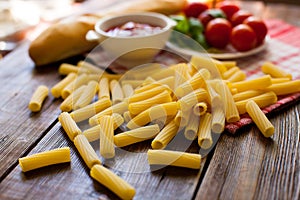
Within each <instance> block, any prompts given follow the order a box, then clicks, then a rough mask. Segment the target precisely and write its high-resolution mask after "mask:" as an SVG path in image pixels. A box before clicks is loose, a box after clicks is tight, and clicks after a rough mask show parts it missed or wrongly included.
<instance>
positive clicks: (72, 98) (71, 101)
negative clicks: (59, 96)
mask: <svg viewBox="0 0 300 200" xmlns="http://www.w3.org/2000/svg"><path fill="white" fill-rule="evenodd" d="M85 88H86V85H83V86H81V87H79V88H78V89H76V90H75V91H74V92H73V93H72V94H70V95H69V96H68V97H67V98H66V99H65V100H64V101H63V102H62V103H61V104H60V109H61V110H62V111H64V112H69V111H71V110H72V109H73V108H74V105H75V103H76V102H77V100H78V99H79V98H80V96H81V94H82V93H83V91H84V90H85Z"/></svg>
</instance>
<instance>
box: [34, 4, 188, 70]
mask: <svg viewBox="0 0 300 200" xmlns="http://www.w3.org/2000/svg"><path fill="white" fill-rule="evenodd" d="M185 5H186V0H131V1H127V2H126V3H120V4H117V5H116V6H113V7H111V8H110V9H106V10H105V11H101V12H100V11H99V12H97V13H92V14H89V15H81V16H79V17H77V18H75V19H73V20H72V21H65V22H59V23H56V24H53V25H51V26H50V27H49V28H47V29H46V30H45V31H43V32H42V33H41V34H40V35H39V36H38V37H37V38H36V39H35V40H33V41H32V43H31V44H30V47H29V56H30V57H31V59H32V60H33V61H34V62H35V65H36V66H41V65H46V64H50V63H52V62H56V61H60V60H62V59H65V58H68V57H71V56H75V55H79V54H82V53H84V52H88V51H89V50H91V49H93V48H94V47H95V46H96V45H97V43H95V42H88V41H86V39H85V35H86V33H87V32H88V31H89V30H92V29H94V25H95V23H96V21H97V20H98V19H100V18H101V17H103V16H105V15H113V14H119V13H130V12H141V11H148V12H159V13H163V14H173V13H177V12H179V11H180V10H182V9H183V8H184V6H185Z"/></svg>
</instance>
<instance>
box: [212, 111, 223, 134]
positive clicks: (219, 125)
mask: <svg viewBox="0 0 300 200" xmlns="http://www.w3.org/2000/svg"><path fill="white" fill-rule="evenodd" d="M211 114H212V122H211V130H212V131H213V132H214V133H222V132H223V131H224V127H225V112H224V108H223V106H222V105H216V106H214V107H212V113H211Z"/></svg>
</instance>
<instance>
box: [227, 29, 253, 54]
mask: <svg viewBox="0 0 300 200" xmlns="http://www.w3.org/2000/svg"><path fill="white" fill-rule="evenodd" d="M230 42H231V44H232V46H233V47H234V48H235V49H236V50H238V51H248V50H250V49H253V48H254V47H255V46H256V43H257V39H256V34H255V32H254V31H253V29H252V28H251V27H250V26H248V25H246V24H240V25H237V26H235V27H233V28H232V31H231V36H230Z"/></svg>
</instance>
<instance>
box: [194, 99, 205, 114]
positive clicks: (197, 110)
mask: <svg viewBox="0 0 300 200" xmlns="http://www.w3.org/2000/svg"><path fill="white" fill-rule="evenodd" d="M206 111H207V104H206V103H205V102H199V103H197V104H196V105H194V107H193V112H194V114H195V115H199V116H201V115H204V114H205V113H206Z"/></svg>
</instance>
